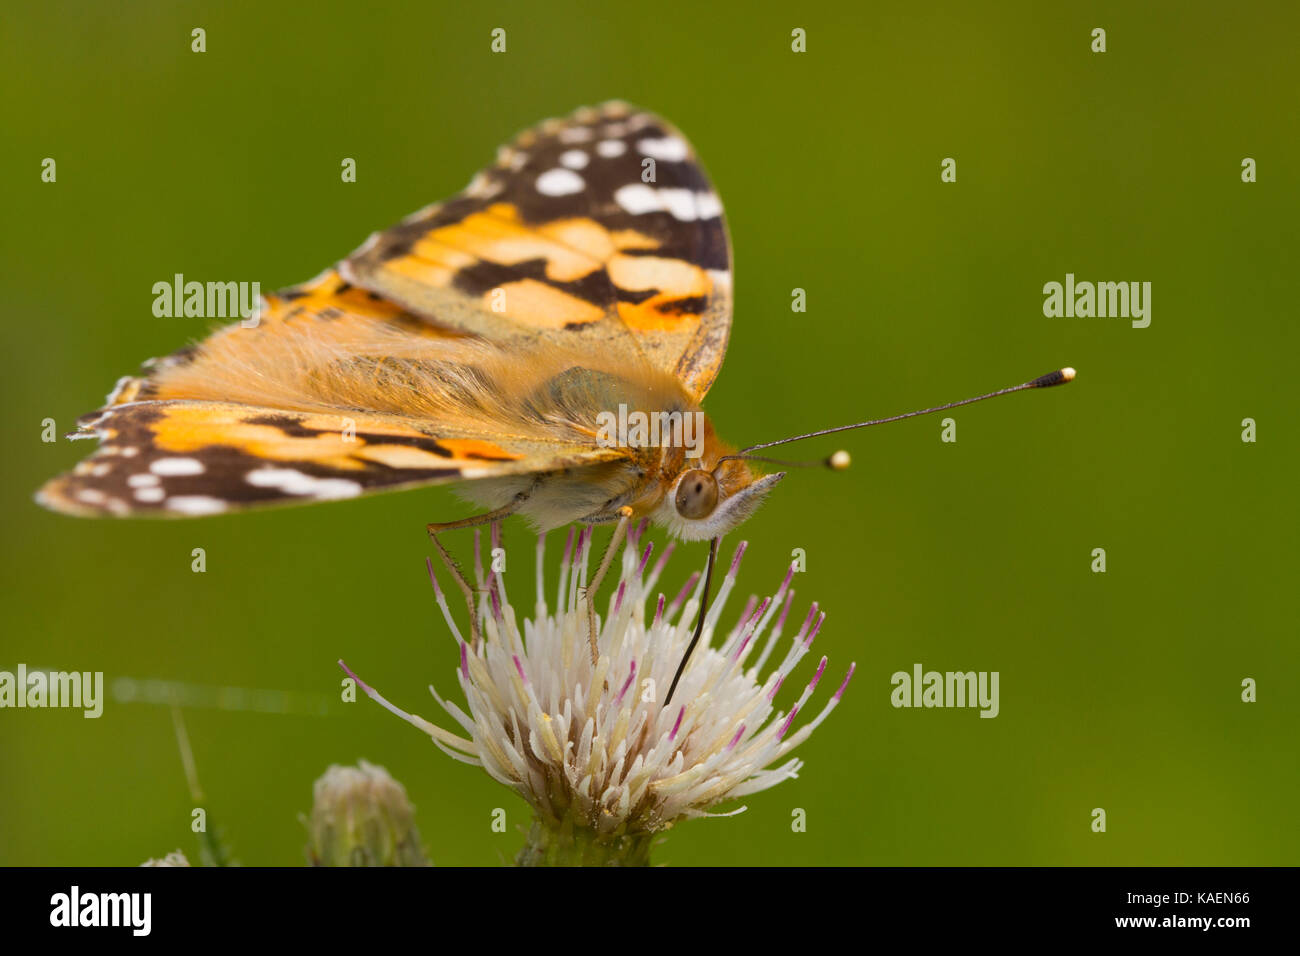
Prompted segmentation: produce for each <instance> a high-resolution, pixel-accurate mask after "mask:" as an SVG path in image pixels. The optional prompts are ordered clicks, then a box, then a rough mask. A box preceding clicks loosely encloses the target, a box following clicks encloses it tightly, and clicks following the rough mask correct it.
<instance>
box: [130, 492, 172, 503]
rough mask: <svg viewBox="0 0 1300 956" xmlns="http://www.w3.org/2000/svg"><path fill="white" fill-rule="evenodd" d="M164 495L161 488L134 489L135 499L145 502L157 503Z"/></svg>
mask: <svg viewBox="0 0 1300 956" xmlns="http://www.w3.org/2000/svg"><path fill="white" fill-rule="evenodd" d="M165 497H166V495H165V494H164V493H163V490H162V489H161V488H137V489H136V490H135V500H136V501H143V502H144V503H145V504H157V503H158V502H159V501H162V500H163V498H165Z"/></svg>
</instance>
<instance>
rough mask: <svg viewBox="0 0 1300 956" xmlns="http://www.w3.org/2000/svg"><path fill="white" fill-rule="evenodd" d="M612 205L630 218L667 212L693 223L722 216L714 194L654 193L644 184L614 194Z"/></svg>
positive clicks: (654, 190) (636, 184) (676, 217)
mask: <svg viewBox="0 0 1300 956" xmlns="http://www.w3.org/2000/svg"><path fill="white" fill-rule="evenodd" d="M614 201H615V202H616V203H618V204H619V206H620V207H622V209H623V210H624V211H625V212H629V213H631V214H632V215H633V216H640V215H643V214H645V213H648V212H666V213H668V214H669V215H670V216H672V217H673V218H674V219H680V220H681V221H682V222H694V221H695V220H696V219H714V218H716V217H718V216H720V215H722V203H721V202H719V201H718V197H717V196H715V195H714V194H713V193H693V192H691V191H690V190H689V189H680V188H675V189H654V188H652V187H650V186H647V185H646V184H645V183H629V184H628V185H626V186H622V187H620V188H619V189H617V190H615V192H614Z"/></svg>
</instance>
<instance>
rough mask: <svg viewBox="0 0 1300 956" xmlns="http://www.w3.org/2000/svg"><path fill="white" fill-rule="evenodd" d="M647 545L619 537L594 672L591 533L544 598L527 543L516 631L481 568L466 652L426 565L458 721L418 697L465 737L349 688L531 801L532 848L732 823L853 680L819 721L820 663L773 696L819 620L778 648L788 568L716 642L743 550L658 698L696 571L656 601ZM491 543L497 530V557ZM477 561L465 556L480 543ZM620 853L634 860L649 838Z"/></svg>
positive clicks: (694, 600) (830, 699)
mask: <svg viewBox="0 0 1300 956" xmlns="http://www.w3.org/2000/svg"><path fill="white" fill-rule="evenodd" d="M643 533H644V526H642V527H641V528H640V529H634V530H633V531H631V532H630V533H629V540H628V545H627V547H626V548H625V549H624V552H623V556H622V565H621V573H620V575H619V578H618V581H617V583H616V585H614V586H613V587H612V589H611V593H610V594H609V596H608V599H607V600H606V601H605V602H604V604H605V613H604V614H603V615H600V616H599V619H598V627H597V633H598V641H597V643H598V647H599V651H600V653H599V658H598V659H597V661H596V662H595V663H594V664H593V663H592V660H591V655H590V653H589V630H588V615H587V606H586V591H585V585H586V581H587V571H588V563H589V558H590V557H591V543H592V533H591V529H590V528H588V529H585V530H583V531H582V532H580V533H579V534H578V535H577V539H576V542H575V540H574V534H573V532H572V531H570V534H569V540H568V544H567V545H566V547H565V554H564V559H563V561H562V563H561V566H560V574H559V580H558V582H556V583H555V585H554V590H553V591H548V589H547V586H546V582H545V581H544V579H543V571H542V569H543V566H544V562H543V552H544V547H545V539H544V538H543V539H539V541H538V545H537V574H536V597H535V601H534V608H533V616H532V617H531V618H529V619H525V620H524V621H523V622H522V626H521V625H520V622H519V621H518V619H517V616H516V613H515V609H514V608H513V607H512V606H511V604H510V603H509V601H508V600H507V597H506V592H505V588H504V586H503V575H502V574H501V573H499V572H497V571H490V572H489V574H488V575H487V576H486V578H485V577H484V575H483V572H482V570H481V567H479V568H478V569H477V575H478V583H479V589H478V592H479V594H480V598H479V604H478V612H479V619H480V621H481V625H482V626H481V629H480V630H481V633H482V635H483V637H482V640H480V641H478V642H477V644H476V645H475V644H472V643H471V642H469V641H466V640H465V639H464V637H463V636H462V634H461V632H460V630H459V629H458V628H457V626H456V624H455V622H454V620H453V619H452V616H451V614H450V612H449V609H448V606H447V597H446V594H445V593H444V592H443V590H442V589H441V588H440V587H439V584H438V581H437V578H436V577H434V574H433V566H432V564H431V563H430V566H429V573H430V577H431V578H432V579H433V586H434V592H435V595H436V598H437V601H438V604H439V606H440V607H441V608H442V612H443V615H444V616H445V618H446V622H447V627H448V629H449V630H450V631H451V634H452V636H453V638H454V639H455V641H456V643H457V646H458V653H459V661H458V666H457V668H456V674H457V679H458V680H459V682H460V686H461V690H462V692H463V693H464V695H465V700H466V702H467V708H464V709H463V708H462V707H460V706H458V705H457V704H456V703H454V702H453V701H450V700H447V699H445V698H444V697H442V696H441V695H439V693H438V691H437V690H436V689H434V688H433V687H430V690H431V691H432V692H433V695H434V697H435V698H436V699H437V701H438V703H439V704H440V705H441V706H442V708H443V709H444V710H445V711H446V713H447V714H448V715H449V716H450V718H451V719H452V720H454V721H455V722H456V723H457V724H458V725H459V726H460V728H461V730H462V731H463V734H462V733H454V732H452V731H450V730H447V729H445V728H443V727H440V726H438V725H435V724H433V723H430V722H429V721H426V720H424V719H423V718H421V717H418V716H415V715H413V714H408V713H406V712H405V711H402V710H400V709H398V708H397V707H395V706H393V705H392V704H390V703H389V702H388V701H386V700H384V699H383V698H382V697H381V696H380V695H379V694H377V693H376V692H374V691H373V690H371V689H370V688H368V687H366V685H365V684H364V683H362V682H360V681H359V680H358V683H359V684H360V686H361V687H362V688H363V689H365V690H366V692H367V693H368V694H370V696H371V697H373V698H374V699H375V700H377V701H378V702H379V703H381V704H382V705H383V706H385V707H387V708H388V709H389V710H391V711H393V712H394V713H396V714H398V715H399V716H401V717H402V718H403V719H405V720H407V721H409V722H410V723H412V724H414V725H415V726H417V727H419V728H420V729H421V730H423V731H424V732H426V733H428V734H429V736H430V737H431V738H432V739H433V742H434V744H436V745H437V746H438V748H439V749H441V750H443V751H444V752H445V753H447V754H448V755H450V756H452V757H454V758H455V759H457V760H460V761H463V762H465V763H470V764H475V765H478V766H481V767H483V769H484V770H485V771H487V773H488V774H489V775H491V777H492V778H493V779H495V780H497V781H499V782H501V783H503V784H505V785H506V786H508V787H510V788H511V789H512V790H514V791H515V792H517V793H518V794H519V795H520V796H522V797H523V798H524V799H525V800H526V801H528V803H529V804H530V805H531V806H532V808H533V811H534V814H535V823H534V835H533V838H532V844H533V845H534V848H536V845H537V844H538V837H539V834H541V835H542V836H545V834H546V833H548V832H549V833H551V834H552V835H554V834H555V833H559V832H561V831H563V832H564V833H568V834H577V835H578V838H580V839H585V840H587V841H588V842H589V843H592V842H594V843H595V844H598V845H599V844H604V845H606V846H610V845H613V844H614V843H615V842H616V841H619V840H633V841H636V840H641V839H642V838H648V836H649V835H652V834H655V833H657V832H660V831H662V830H664V829H666V828H668V827H670V826H672V825H673V824H674V823H676V822H678V821H680V820H686V819H690V818H693V817H701V816H730V815H732V814H734V813H739V812H740V811H741V810H744V809H745V808H744V807H743V806H742V807H739V808H738V809H735V810H732V811H731V812H730V813H726V814H715V813H712V812H711V810H712V808H714V807H715V806H717V805H718V804H720V803H723V802H724V801H730V800H734V799H737V798H740V797H745V796H748V795H749V794H753V793H757V792H759V791H762V790H767V789H768V788H770V787H773V786H775V785H776V784H778V783H780V782H782V781H783V780H788V779H790V778H791V777H794V776H796V775H797V772H798V770H799V768H800V767H801V765H802V763H801V761H800V760H799V759H798V758H795V757H792V756H791V751H793V750H794V749H795V748H796V747H798V746H799V744H801V743H802V742H803V741H804V740H806V739H807V738H808V736H809V735H810V734H811V733H812V732H813V730H815V729H816V728H817V726H818V725H819V724H821V722H822V721H823V720H825V719H826V717H827V716H828V715H829V714H830V712H831V711H832V710H833V709H834V708H835V706H836V704H837V703H838V702H839V699H840V696H841V695H842V694H843V692H844V689H845V686H847V684H848V681H849V677H851V676H852V673H853V667H850V668H849V671H848V674H847V675H846V676H845V677H844V679H843V682H842V683H841V684H840V685H839V689H838V690H836V691H835V692H834V693H833V694H827V693H825V691H824V690H823V694H822V695H820V696H822V699H823V701H824V702H823V703H822V704H821V706H820V709H819V710H818V711H817V713H816V715H815V716H814V717H812V719H810V720H801V719H800V718H801V717H802V716H803V715H804V714H805V709H806V708H809V707H810V705H809V702H810V701H811V700H812V698H813V696H814V692H815V691H816V690H817V689H818V686H819V684H820V682H821V679H822V676H823V672H824V671H825V668H826V658H824V657H823V658H822V659H821V661H820V663H818V664H817V666H816V667H815V669H813V672H812V674H811V676H810V678H809V679H808V680H807V683H806V685H805V686H804V687H803V688H802V690H800V691H798V692H795V691H792V690H788V689H787V688H786V686H785V685H786V681H787V678H789V677H790V676H791V674H792V672H793V671H794V670H795V668H796V666H797V665H798V664H799V663H800V661H801V660H802V659H803V658H804V657H805V656H806V655H807V654H808V652H809V649H810V647H811V645H812V643H813V639H814V638H815V637H816V636H817V632H818V630H819V629H820V627H821V624H822V621H823V620H824V619H825V615H824V614H822V613H820V612H819V611H818V608H817V605H816V604H815V603H814V604H813V605H812V606H811V607H810V608H809V610H808V612H807V614H806V615H805V616H803V617H802V619H801V620H802V623H801V624H800V625H799V627H798V628H797V629H796V630H795V633H794V634H793V636H792V637H786V636H784V635H785V634H786V633H787V629H786V623H787V618H788V616H789V613H790V610H791V606H792V603H793V597H794V592H793V591H792V590H791V588H790V583H791V580H792V578H793V575H794V568H793V567H792V568H791V569H790V571H789V572H788V573H787V574H786V576H785V579H784V580H783V581H782V582H781V584H780V586H779V587H778V588H777V590H776V593H775V594H774V595H773V596H771V597H769V598H766V599H764V600H762V601H759V600H757V599H756V598H754V597H751V598H750V599H749V602H748V603H747V605H746V606H745V609H744V611H743V612H742V613H741V615H740V617H739V619H738V620H736V622H735V623H734V624H733V626H732V627H731V628H730V629H729V630H727V631H725V632H721V633H720V632H719V628H718V622H719V620H720V619H721V616H722V614H723V613H724V610H725V607H726V605H727V602H728V598H729V597H730V595H731V592H732V590H733V589H734V587H735V584H736V576H737V572H738V570H739V567H740V562H741V557H742V556H743V554H744V551H745V547H746V545H745V543H743V542H742V543H741V545H740V546H739V547H738V548H737V549H736V552H735V555H734V557H733V559H732V561H731V565H730V569H729V571H728V572H727V574H726V575H725V577H724V578H723V580H722V583H721V586H720V588H719V589H718V593H717V595H716V598H715V599H714V600H713V601H712V603H711V606H710V608H709V609H708V612H707V614H706V616H705V621H704V630H703V634H702V637H701V640H700V642H699V644H698V645H697V647H696V648H695V651H694V652H693V654H692V655H691V658H690V660H689V661H688V662H687V664H686V668H685V671H684V672H683V674H682V676H681V679H680V682H679V684H678V686H677V688H676V690H675V691H674V693H673V696H672V700H671V701H665V696H666V694H667V692H668V689H669V686H670V684H671V682H672V679H673V675H674V672H675V671H676V669H677V666H678V664H679V662H680V661H681V658H682V655H683V653H684V652H685V651H686V649H687V646H688V645H689V643H690V640H691V637H692V634H693V632H694V625H695V619H696V612H697V609H698V608H699V605H700V601H701V596H702V591H703V582H702V581H701V580H700V577H701V576H700V575H699V574H698V573H697V574H693V575H692V576H691V577H690V579H689V580H688V581H687V583H686V586H685V587H683V588H682V589H681V591H680V592H679V593H678V594H677V595H676V597H675V598H673V599H671V600H669V599H667V597H666V596H665V595H663V594H660V593H658V592H657V591H656V590H655V585H656V584H657V583H658V581H659V578H660V575H661V574H662V572H663V570H664V567H665V565H666V563H667V560H668V558H669V556H670V555H671V553H672V545H669V547H668V549H667V550H666V551H665V552H664V554H663V555H662V556H661V557H660V558H659V560H658V561H657V562H656V563H655V564H653V565H651V563H650V557H651V553H652V545H650V544H649V543H648V542H647V543H643V541H642V538H643ZM496 534H497V531H496V529H494V532H493V544H494V545H496V544H497V543H498V539H497V537H496ZM475 550H476V559H477V551H478V548H477V543H476V548H475ZM501 553H503V552H499V551H496V550H495V549H494V554H497V555H499V554H501ZM476 564H478V562H477V560H476ZM548 598H549V599H550V600H553V602H554V607H555V608H556V610H555V611H552V610H551V604H550V603H549V602H548ZM340 663H342V662H340ZM344 666H345V668H346V665H344ZM349 673H351V671H349ZM353 676H355V675H353ZM796 723H799V726H797V727H796V726H795V724H796ZM542 842H543V843H544V842H545V840H543V841H542ZM624 850H627V845H626V844H625V845H624ZM525 852H527V851H525ZM627 852H635V853H641V854H643V855H644V853H645V852H648V840H646V841H645V842H644V843H642V844H638V846H637V848H636V849H635V850H634V851H627ZM624 855H626V853H625V854H624ZM642 862H643V861H642Z"/></svg>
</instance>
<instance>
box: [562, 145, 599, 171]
mask: <svg viewBox="0 0 1300 956" xmlns="http://www.w3.org/2000/svg"><path fill="white" fill-rule="evenodd" d="M590 161H591V160H590V158H589V157H588V156H587V154H586V153H584V152H583V151H582V150H580V149H566V150H565V151H564V152H562V153H561V154H560V165H561V166H568V167H569V168H570V169H585V168H586V166H587V163H589V162H590Z"/></svg>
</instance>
